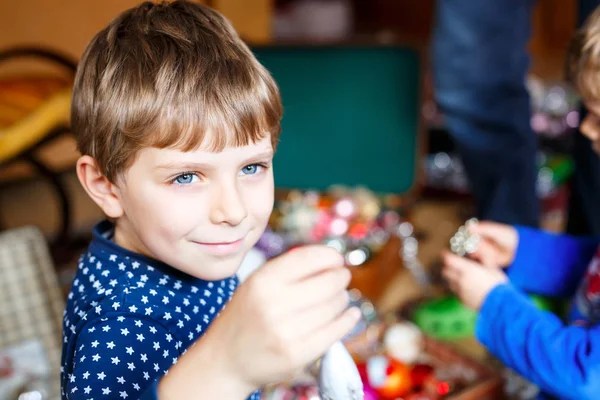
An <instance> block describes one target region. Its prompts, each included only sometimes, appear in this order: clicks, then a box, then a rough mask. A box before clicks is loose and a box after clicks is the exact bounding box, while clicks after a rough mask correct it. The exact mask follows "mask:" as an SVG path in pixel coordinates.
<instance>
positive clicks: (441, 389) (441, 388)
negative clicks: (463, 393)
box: [437, 382, 450, 396]
mask: <svg viewBox="0 0 600 400" xmlns="http://www.w3.org/2000/svg"><path fill="white" fill-rule="evenodd" d="M437 392H438V394H439V395H440V396H445V395H447V394H448V393H449V392H450V385H449V384H448V382H440V383H438V386H437Z"/></svg>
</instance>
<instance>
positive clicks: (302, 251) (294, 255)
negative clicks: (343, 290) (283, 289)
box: [258, 245, 344, 282]
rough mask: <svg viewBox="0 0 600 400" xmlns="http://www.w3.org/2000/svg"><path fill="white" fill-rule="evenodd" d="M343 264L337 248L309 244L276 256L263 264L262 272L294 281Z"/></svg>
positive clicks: (287, 280)
mask: <svg viewBox="0 0 600 400" xmlns="http://www.w3.org/2000/svg"><path fill="white" fill-rule="evenodd" d="M343 265H344V257H343V256H342V255H341V254H340V253H339V252H338V251H337V250H335V249H333V248H331V247H328V246H324V245H311V246H303V247H300V248H298V249H295V250H293V251H291V252H288V253H285V254H283V255H281V256H279V257H277V258H276V259H274V260H272V261H271V262H269V263H268V264H267V265H265V268H264V269H263V271H262V272H263V273H267V272H268V273H274V274H276V275H277V276H279V277H280V278H282V279H283V280H284V281H286V282H295V281H298V280H301V279H304V278H308V277H309V276H311V275H315V274H317V273H319V272H322V271H325V270H327V269H330V268H337V267H340V266H343ZM260 272H261V271H260V270H259V271H258V273H260Z"/></svg>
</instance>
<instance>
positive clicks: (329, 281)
mask: <svg viewBox="0 0 600 400" xmlns="http://www.w3.org/2000/svg"><path fill="white" fill-rule="evenodd" d="M351 277H352V275H351V274H350V271H349V270H348V269H347V268H332V269H329V270H326V271H324V272H321V273H320V274H318V275H313V276H311V277H309V278H307V279H304V280H301V281H299V282H297V283H295V284H292V286H290V287H289V289H288V293H287V295H289V298H290V299H294V300H293V301H295V302H296V304H298V305H299V306H300V308H299V309H297V310H296V311H302V310H303V309H307V308H311V307H314V306H317V305H319V304H322V303H324V302H326V301H329V300H330V299H331V298H333V297H336V296H338V295H340V294H342V295H344V296H346V297H347V294H346V288H347V287H348V284H349V283H350V279H351Z"/></svg>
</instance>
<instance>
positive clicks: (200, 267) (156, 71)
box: [62, 1, 360, 399]
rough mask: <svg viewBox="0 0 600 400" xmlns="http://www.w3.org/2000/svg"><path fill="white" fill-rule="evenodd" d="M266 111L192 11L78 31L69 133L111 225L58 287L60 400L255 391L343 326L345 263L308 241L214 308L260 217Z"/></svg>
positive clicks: (265, 181) (147, 8) (226, 37)
mask: <svg viewBox="0 0 600 400" xmlns="http://www.w3.org/2000/svg"><path fill="white" fill-rule="evenodd" d="M281 115H282V107H281V100H280V97H279V91H278V88H277V86H276V84H275V82H274V81H273V79H272V78H271V76H270V75H269V73H268V72H267V71H266V70H265V69H264V68H263V67H262V66H261V65H260V64H259V63H258V61H257V60H256V59H255V58H254V56H253V55H252V53H251V52H250V50H249V49H248V47H247V46H246V45H245V44H244V43H243V42H242V41H241V40H240V38H239V37H238V36H237V34H236V33H235V31H234V29H233V28H232V27H231V25H230V24H229V22H227V21H226V20H225V19H224V18H223V17H222V16H221V15H220V14H218V13H217V12H215V11H213V10H211V9H210V8H208V7H204V6H201V5H197V4H193V3H188V2H184V1H177V2H173V3H161V4H153V3H149V2H146V3H143V4H141V5H140V6H139V7H136V8H133V9H131V10H128V11H126V12H124V13H123V14H121V15H120V16H119V17H118V18H117V19H115V20H114V21H112V22H111V23H110V24H109V25H108V27H107V28H106V29H104V30H103V31H101V32H100V33H98V34H97V35H96V37H94V39H93V40H92V41H91V43H90V44H89V45H88V48H87V49H86V51H85V54H84V55H83V57H82V60H81V63H80V66H79V70H78V73H77V77H76V80H75V86H74V90H73V104H72V127H73V131H74V133H75V135H76V138H77V143H78V147H79V150H80V151H81V153H82V156H81V158H80V159H79V160H78V162H77V174H78V177H79V180H80V182H81V184H82V185H83V187H84V188H85V190H86V191H87V193H88V194H89V196H90V197H91V198H92V199H93V200H94V201H95V202H96V203H97V204H98V205H99V206H100V207H101V208H102V210H103V211H104V213H105V214H106V215H107V217H108V218H109V220H110V221H104V222H102V223H100V224H99V225H97V226H96V228H95V229H94V239H93V241H92V243H91V244H90V246H89V248H88V250H87V252H86V253H85V254H84V255H83V256H82V257H81V259H80V261H79V268H78V270H77V274H76V276H75V278H74V281H73V287H72V291H71V293H70V294H69V301H68V304H67V309H66V311H65V316H64V344H63V359H62V396H63V398H64V399H80V398H81V399H83V398H85V399H89V398H96V399H99V398H102V399H110V398H114V399H120V398H123V399H124V398H158V397H160V398H161V399H188V398H202V399H245V398H247V397H248V396H250V398H252V399H258V398H259V392H257V390H258V389H260V388H261V387H262V386H264V385H266V384H268V383H271V382H274V381H278V380H281V379H284V378H286V377H288V376H290V375H291V374H293V373H295V372H297V371H298V370H300V369H301V368H302V367H303V366H305V365H306V364H308V363H309V362H311V361H313V360H315V359H317V358H318V357H319V356H320V355H322V354H323V353H324V352H325V351H326V349H327V348H328V347H329V346H331V344H332V343H334V342H335V341H337V340H340V339H341V338H342V337H343V336H344V335H345V334H347V333H348V332H349V331H350V330H351V329H352V327H353V326H354V324H355V323H356V322H357V321H358V318H359V316H360V312H359V311H358V310H357V309H355V308H352V309H349V310H346V311H344V310H345V308H346V306H347V304H348V297H347V294H346V292H345V288H346V286H347V285H348V283H349V280H350V274H349V272H348V271H347V270H346V269H345V268H343V267H341V266H342V265H343V258H342V257H341V255H339V254H337V253H336V252H335V251H334V250H332V249H329V248H325V247H321V246H309V247H305V248H301V249H299V250H297V251H295V252H293V253H290V254H286V255H283V256H281V257H280V258H278V259H275V260H273V261H271V262H269V263H267V264H266V265H265V266H263V267H262V268H261V269H260V270H259V271H258V272H256V273H255V274H254V275H253V276H251V277H250V278H249V279H248V280H247V281H246V282H245V283H244V284H243V285H241V286H240V287H239V290H237V292H236V294H235V296H233V298H232V299H231V301H230V302H229V299H230V297H231V296H232V294H233V292H234V291H236V288H237V285H238V281H237V278H236V275H235V274H236V271H237V269H238V267H239V265H240V263H241V261H242V260H243V258H244V256H245V254H246V252H247V251H248V250H249V249H250V248H251V247H252V246H253V245H254V244H255V243H256V241H257V240H258V238H259V236H260V235H261V234H262V232H263V230H264V229H265V227H266V225H267V221H268V219H269V215H270V213H271V211H272V207H273V173H272V158H273V152H274V150H275V147H276V144H277V141H278V137H279V131H280V119H281ZM226 303H228V306H227V309H225V310H224V307H225V304H226ZM219 314H220V315H219ZM217 315H219V317H218V318H216V317H217ZM200 338H201V339H200ZM163 376H164V377H163ZM161 378H162V379H161Z"/></svg>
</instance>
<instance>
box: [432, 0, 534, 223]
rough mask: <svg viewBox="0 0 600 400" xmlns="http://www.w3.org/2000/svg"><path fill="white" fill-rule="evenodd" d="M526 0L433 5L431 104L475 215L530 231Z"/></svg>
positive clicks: (457, 0)
mask: <svg viewBox="0 0 600 400" xmlns="http://www.w3.org/2000/svg"><path fill="white" fill-rule="evenodd" d="M533 5H534V1H533V0H477V1H473V0H438V1H437V5H436V7H437V9H436V13H437V16H436V17H437V19H436V27H435V30H434V34H433V47H432V49H433V57H432V58H433V75H434V87H435V95H436V101H437V102H438V104H439V105H440V107H441V108H442V111H443V112H444V114H445V116H446V121H447V127H448V129H449V132H450V134H451V135H452V137H453V139H454V142H455V144H456V146H457V149H458V152H459V154H460V156H461V159H462V161H463V163H464V166H465V169H466V172H467V175H468V178H469V181H470V183H471V190H472V192H473V194H474V197H475V201H476V206H477V212H478V216H479V217H480V218H484V219H492V220H496V221H499V222H504V223H509V224H521V225H530V226H537V225H538V223H539V201H538V199H537V196H536V192H535V181H536V176H537V166H536V161H535V159H536V137H535V135H534V133H533V131H532V129H531V126H530V118H531V115H530V100H529V94H528V92H527V89H526V87H525V77H526V74H527V71H528V67H529V56H528V53H527V42H528V40H529V37H530V30H531V16H532V11H533Z"/></svg>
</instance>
